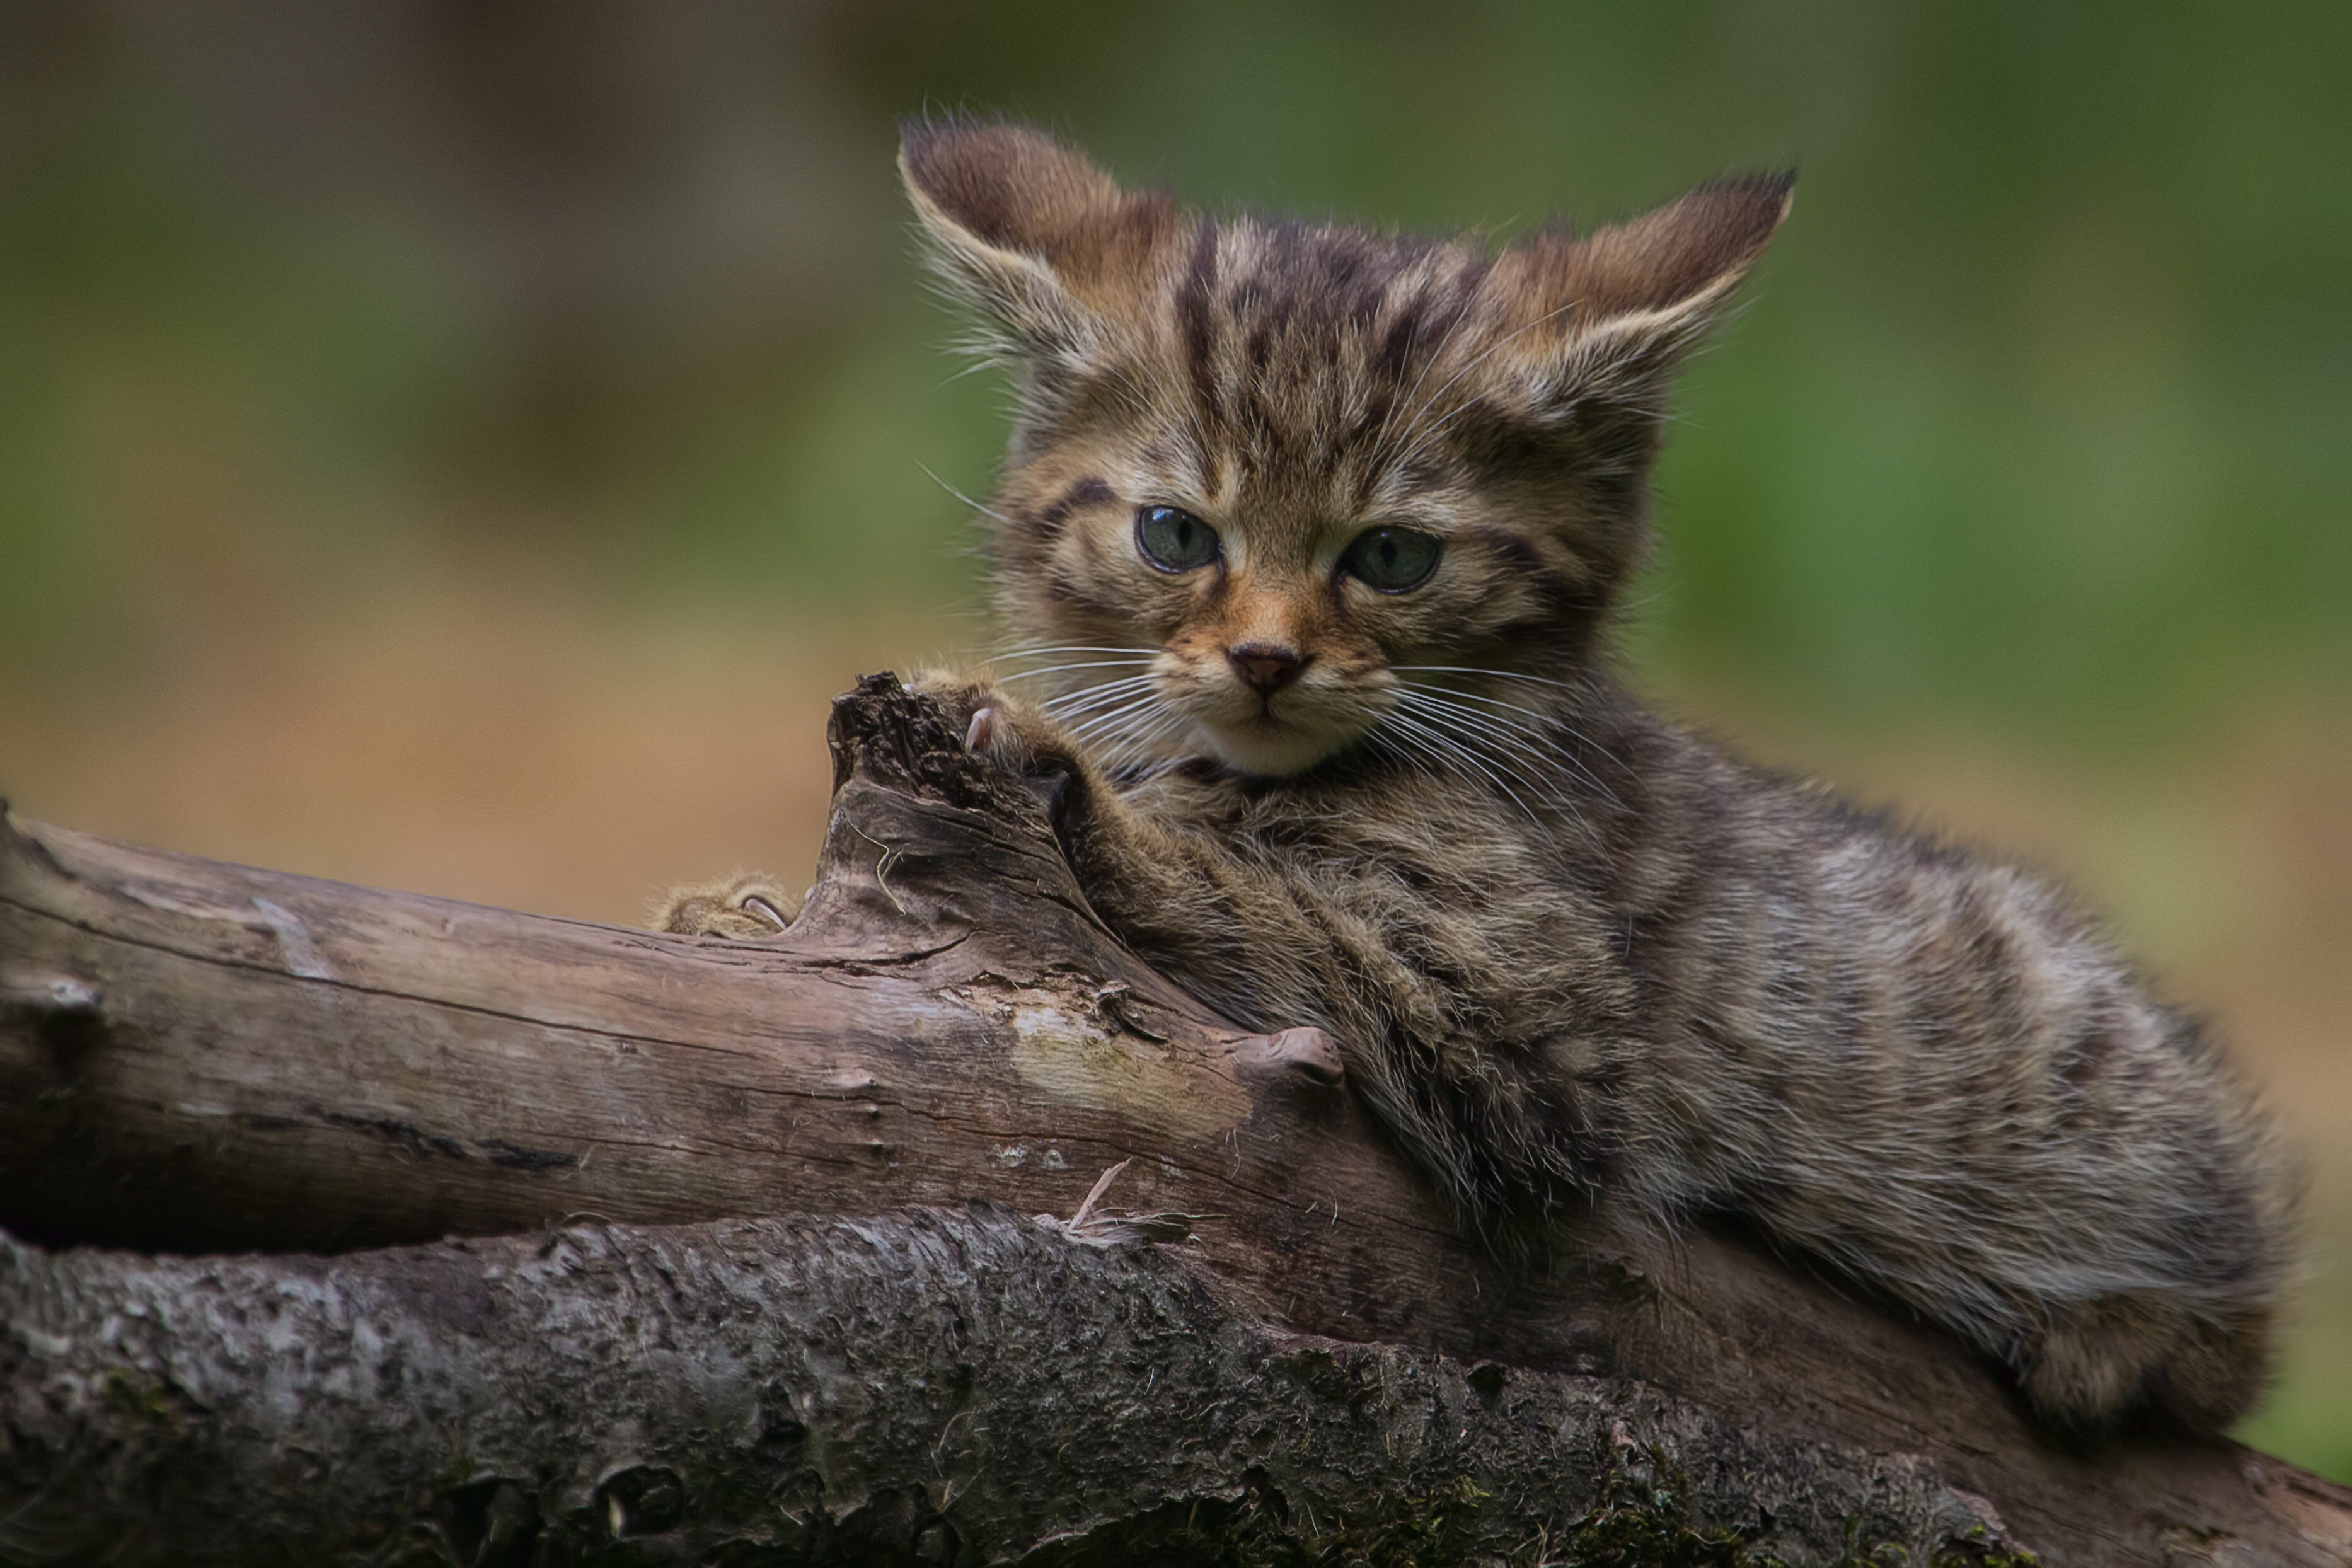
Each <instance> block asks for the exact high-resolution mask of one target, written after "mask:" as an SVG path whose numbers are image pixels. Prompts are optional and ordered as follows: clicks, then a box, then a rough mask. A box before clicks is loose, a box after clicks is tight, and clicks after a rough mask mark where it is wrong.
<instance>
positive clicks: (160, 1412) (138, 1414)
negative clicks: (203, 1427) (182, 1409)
mask: <svg viewBox="0 0 2352 1568" xmlns="http://www.w3.org/2000/svg"><path fill="white" fill-rule="evenodd" d="M99 1401H100V1403H101V1404H102V1405H105V1406H106V1408H107V1409H109V1410H111V1411H112V1412H114V1413H115V1414H116V1415H120V1416H122V1417H123V1418H124V1419H126V1420H128V1421H130V1422H131V1423H132V1424H133V1425H135V1426H161V1427H165V1428H170V1427H174V1426H178V1425H179V1415H178V1412H177V1411H176V1409H175V1408H174V1405H175V1404H176V1401H175V1400H174V1399H173V1393H172V1389H171V1387H170V1385H168V1384H163V1383H147V1382H143V1381H142V1380H140V1379H139V1378H137V1377H134V1376H133V1375H132V1374H131V1373H128V1372H125V1371H123V1370H122V1369H121V1368H120V1367H117V1368H116V1369H114V1370H113V1371H111V1372H109V1373H107V1374H106V1382H105V1384H104V1385H103V1386H102V1387H101V1388H100V1391H99Z"/></svg>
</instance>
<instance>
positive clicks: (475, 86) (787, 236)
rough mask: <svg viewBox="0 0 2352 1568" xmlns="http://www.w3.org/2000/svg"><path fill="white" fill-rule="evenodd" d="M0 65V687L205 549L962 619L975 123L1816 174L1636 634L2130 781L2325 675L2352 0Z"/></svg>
mask: <svg viewBox="0 0 2352 1568" xmlns="http://www.w3.org/2000/svg"><path fill="white" fill-rule="evenodd" d="M0 29H5V36H0V60H5V61H6V62H7V63H6V64H5V66H0V69H5V72H6V77H5V80H0V89H5V90H0V103H5V105H6V108H5V110H0V335H5V340H6V342H7V344H8V349H7V352H6V353H5V354H0V562H5V570H0V627H5V630H0V639H5V640H0V649H4V650H5V653H6V656H7V657H9V658H36V657H38V655H39V654H40V652H41V651H42V650H45V649H46V650H47V651H48V652H50V653H52V654H54V653H55V652H57V651H58V648H59V647H71V648H73V649H76V650H80V651H87V650H89V649H92V648H112V649H116V650H118V651H119V650H121V649H126V648H130V649H135V648H136V647H138V646H139V645H140V640H141V637H142V617H144V618H151V619H152V616H153V615H154V614H155V606H156V605H157V604H158V602H159V601H160V600H168V599H169V598H170V597H171V595H173V594H174V593H177V592H185V591H186V590H185V589H184V587H179V586H175V584H174V582H173V563H185V562H186V561H187V560H188V559H190V558H191V557H201V558H206V559H215V558H216V557H217V558H223V559H237V560H252V561H257V562H266V563H268V566H267V567H266V568H263V569H266V570H269V571H290V572H292V573H294V574H295V576H296V577H297V578H298V579H300V580H303V581H308V580H311V579H313V578H320V577H323V578H325V579H332V578H334V577H335V576H336V575H337V574H343V575H345V576H357V577H361V578H365V577H368V576H370V575H371V574H374V573H376V572H377V571H378V570H379V569H380V567H381V564H382V563H383V561H384V560H386V559H387V558H388V557H396V556H398V555H399V554H400V553H401V552H404V551H411V550H423V551H430V550H433V549H436V548H440V547H443V546H445V545H446V544H448V543H450V542H451V539H450V537H449V536H453V535H454V536H458V537H460V538H463V539H470V540H474V541H476V542H479V541H480V540H482V539H484V538H488V540H489V541H491V542H493V543H496V542H503V543H504V546H505V547H506V548H508V549H509V550H511V551H516V552H530V553H535V554H539V555H542V556H544V558H545V559H546V560H547V561H548V563H549V568H550V570H551V571H552V572H556V573H559V574H567V575H572V574H576V575H580V576H582V577H583V578H585V579H586V580H588V581H591V582H597V583H601V584H604V585H605V587H606V588H607V589H609V590H610V591H613V592H615V593H623V594H627V595H645V594H647V593H660V592H663V591H680V592H686V593H690V594H702V593H706V592H708V591H709V590H711V589H712V588H714V587H717V588H719V589H721V590H723V591H726V592H730V593H740V595H742V597H743V599H744V601H745V603H746V604H747V605H751V604H765V605H778V606H789V605H793V604H795V603H802V602H809V601H812V600H814V599H823V600H824V601H826V602H839V601H840V600H841V599H842V598H843V597H844V596H845V595H846V596H849V597H852V598H854V597H856V596H859V595H881V594H886V593H887V594H895V595H900V596H902V597H904V596H908V595H912V596H914V597H917V598H932V599H945V598H948V597H950V596H953V595H956V594H957V593H958V592H959V584H961V582H962V581H963V580H964V576H965V574H966V570H967V569H966V568H965V567H964V566H963V565H961V563H958V562H957V561H956V559H955V555H956V553H957V547H958V546H959V544H960V542H961V526H960V522H959V517H960V514H961V508H960V506H959V504H958V503H957V502H956V500H954V498H953V497H952V496H951V495H950V493H949V490H948V488H947V487H949V486H952V487H954V488H956V489H962V490H965V491H967V492H970V493H973V494H978V493H981V492H982V491H983V490H984V489H985V487H986V484H987V467H988V462H989V455H990V454H991V453H992V450H993V449H994V446H995V443H996V440H997V420H998V417H999V414H998V409H997V406H996V404H997V400H996V399H995V398H994V397H993V396H992V395H990V390H989V388H988V387H987V386H986V385H985V384H984V383H975V382H956V381H953V380H951V379H950V377H951V375H952V371H953V368H954V367H953V364H952V362H950V361H949V360H947V359H945V358H943V357H942V356H940V354H939V353H938V345H939V344H940V342H942V341H943V340H944V339H945V338H946V337H947V336H948V335H949V331H950V329H949V326H948V324H947V323H946V322H945V321H943V320H942V319H941V318H940V316H939V315H938V313H937V311H936V310H934V309H933V308H932V307H931V306H930V305H929V303H928V302H927V301H926V300H924V299H923V298H922V296H921V294H920V292H919V283H918V279H917V278H916V274H915V271H914V269H913V268H912V266H911V265H910V263H909V260H908V256H907V250H908V246H907V244H906V241H905V238H904V233H903V229H902V227H901V226H900V221H899V219H898V213H897V208H896V205H895V194H894V192H893V190H892V185H891V181H892V175H891V150H892V140H893V135H894V132H893V121H894V118H895V117H896V116H897V115H898V114H901V113H906V112H920V111H922V110H924V109H925V108H926V106H931V107H937V106H940V105H949V106H962V105H976V106H982V107H986V108H992V109H1003V110H1009V111H1012V112H1014V113H1020V114H1025V115H1028V116H1031V117H1033V118H1035V119H1038V120H1041V121H1045V122H1046V123H1048V124H1050V125H1052V126H1054V127H1055V128H1056V129H1059V130H1061V131H1063V132H1066V133H1068V134H1071V135H1072V136H1074V137H1075V138H1076V139H1077V140H1078V141H1080V142H1083V143H1084V144H1085V145H1087V146H1088V147H1089V148H1091V149H1092V150H1094V151H1095V152H1096V153H1097V155H1099V156H1101V157H1102V158H1104V159H1105V160H1107V161H1108V163H1110V164H1111V165H1112V166H1113V167H1115V168H1116V169H1117V170H1118V171H1119V172H1120V173H1121V174H1123V175H1124V176H1125V177H1127V178H1129V179H1130V180H1135V181H1139V182H1161V183H1167V184H1173V185H1174V186H1175V187H1176V188H1177V189H1179V190H1180V191H1181V192H1182V193H1183V194H1185V195H1187V196H1188V197H1191V198H1193V199H1196V200H1197V199H1206V200H1212V201H1231V202H1238V203H1243V204H1251V205H1274V206H1284V207H1295V208H1300V209H1305V210H1308V211H1315V212H1320V211H1325V210H1333V211H1338V212H1341V213H1347V214H1354V215H1364V216H1370V217H1372V218H1374V219H1376V220H1379V221H1391V222H1395V223H1398V224H1401V225H1404V226H1416V227H1425V228H1448V229H1450V228H1458V227H1464V226H1476V227H1483V228H1486V229H1488V230H1489V231H1491V232H1498V233H1506V234H1507V233H1508V232H1510V231H1512V230H1514V229H1516V228H1518V227H1523V226H1526V225H1528V224H1529V223H1531V222H1534V221H1538V220H1540V219H1542V218H1543V217H1545V216H1549V215H1551V214H1554V213H1560V214H1564V215H1565V216H1569V217H1570V218H1571V219H1572V220H1585V221H1590V220H1592V219H1595V218H1600V217H1605V216H1610V215H1612V214H1617V213H1622V212H1625V211H1629V210H1633V209H1637V208H1639V207H1640V206H1643V205H1648V204H1651V203H1654V202H1655V201H1657V200H1660V199H1663V198H1665V197H1667V196H1670V195H1673V194H1675V192H1677V191H1678V190H1680V189H1681V188H1683V187H1685V186H1686V185H1687V184H1691V183H1693V182H1695V181H1696V180H1697V179H1700V178H1703V177H1705V176H1706V175H1708V174H1714V173H1717V172H1719V171H1722V170H1726V169H1736V168H1742V167H1753V166H1758V165H1777V164H1783V163H1797V164H1799V165H1800V166H1801V170H1802V180H1801V184H1800V187H1799V191H1800V195H1799V202H1798V206H1797V213H1796V216H1795V218H1794V220H1793V222H1792V224H1791V225H1790V227H1789V228H1788V230H1787V231H1785V233H1784V235H1783V237H1782V239H1781V240H1780V244H1779V246H1778V247H1777V249H1776V252H1775V254H1774V255H1773V256H1772V257H1771V258H1769V260H1768V263H1767V265H1766V267H1765V268H1764V271H1763V274H1762V277H1761V278H1760V279H1759V284H1758V286H1757V287H1756V288H1754V289H1753V290H1752V291H1751V300H1752V303H1751V304H1750V306H1749V308H1748V310H1746V312H1745V313H1744V314H1743V315H1742V317H1741V318H1740V319H1739V320H1738V321H1736V322H1735V323H1734V324H1733V325H1732V326H1731V327H1730V328H1729V330H1728V331H1727V332H1726V333H1725V334H1724V341H1723V342H1722V343H1721V344H1720V346H1719V349H1718V352H1716V353H1712V354H1710V355H1708V356H1706V358H1704V359H1703V360H1702V361H1701V362H1700V363H1698V364H1697V365H1696V367H1695V368H1694V369H1693V371H1692V373H1691V374H1690V375H1689V377H1688V384H1687V386H1686V389H1685V393H1686V395H1685V403H1684V407H1685V429H1684V430H1683V431H1682V432H1681V433H1680V435H1679V437H1678V440H1677V442H1676V444H1675V447H1674V448H1673V450H1672V452H1671V453H1670V456H1669V458H1668V460H1667V463H1666V466H1665V468H1664V474H1663V476H1662V494H1663V498H1664V521H1665V522H1666V525H1667V530H1668V538H1669V544H1668V547H1667V551H1666V552H1665V555H1664V561H1663V563H1662V566H1661V569H1660V571H1659V573H1658V574H1657V575H1656V578H1655V580H1654V584H1653V585H1652V587H1651V589H1650V590H1649V592H1648V594H1647V595H1646V605H1647V611H1646V616H1645V617H1644V620H1643V625H1642V626H1641V627H1640V629H1639V631H1638V633H1637V638H1636V641H1637V646H1638V647H1639V649H1640V651H1641V652H1642V654H1643V658H1645V659H1647V660H1648V661H1650V663H1651V664H1652V665H1653V666H1654V668H1658V669H1660V670H1661V671H1663V672H1665V673H1666V674H1668V675H1669V676H1670V677H1671V676H1674V675H1684V676H1690V677H1696V678H1699V679H1706V680H1708V681H1710V682H1713V683H1716V684H1724V683H1737V684H1741V685H1746V686H1748V687H1751V688H1753V689H1756V690H1757V691H1758V692H1759V693H1760V694H1763V695H1765V696H1767V697H1773V698H1782V699H1786V700H1790V701H1798V702H1802V703H1804V704H1807V705H1808V706H1809V707H1810V708H1811V709H1813V710H1823V709H1832V710H1843V711H1845V712H1847V713H1848V714H1850V715H1851V716H1853V717H1855V718H1866V717H1868V716H1871V715H1880V716H1885V715H1889V714H1893V713H1895V712H1898V711H1901V710H1911V709H1918V708H1922V707H1925V708H1926V709H1927V710H1942V711H1947V712H1948V711H1951V710H1976V711H1977V712H1978V713H1979V715H1980V716H1984V717H1990V718H1992V719H1994V720H1996V721H2004V722H2010V723H2022V724H2031V725H2035V726H2037V727H2039V726H2048V727H2050V728H2052V729H2053V730H2059V731H2065V732H2068V733H2072V734H2078V735H2090V736H2093V737H2096V738H2105V739H2110V740H2116V739H2128V738H2130V737H2133V736H2136V735H2140V734H2144V733H2148V732H2154V731H2162V730H2166V729H2168V728H2172V727H2176V726H2178V725H2179V724H2181V723H2183V722H2193V721H2195V720H2197V719H2198V718H2199V717H2200V715H2202V714H2203V713H2205V712H2206V711H2208V710H2211V709H2213V708H2215V707H2216V706H2217V705H2220V704H2221V703H2223V702H2225V701H2227V700H2230V698H2231V694H2232V693H2237V692H2241V691H2242V690H2244V689H2246V688H2247V686H2248V685H2249V683H2250V682H2255V683H2263V684H2273V683H2277V682H2280V681H2286V682H2290V683H2298V684H2308V683H2311V682H2314V681H2325V682H2339V681H2340V680H2341V679H2342V677H2343V675H2344V673H2345V670H2346V664H2347V661H2346V653H2347V640H2352V639H2347V627H2352V618H2347V616H2346V615H2345V614H2344V612H2343V610H2342V608H2341V606H2342V605H2345V604H2346V603H2347V600H2352V530H2347V527H2346V526H2345V519H2344V516H2343V512H2344V506H2343V502H2342V500H2341V498H2342V497H2344V496H2345V495H2346V494H2347V491H2348V490H2352V484H2347V480H2352V442H2347V440H2346V439H2345V437H2344V432H2345V430H2346V429H2347V426H2352V374H2347V365H2352V306H2347V291H2346V290H2345V289H2344V288H2343V287H2342V285H2343V281H2344V276H2343V275H2344V261H2343V258H2344V257H2345V256H2346V255H2347V251H2352V185H2347V183H2346V182H2345V181H2344V180H2343V179H2341V178H2340V175H2339V174H2338V171H2337V170H2336V163H2337V161H2338V159H2339V157H2340V153H2341V150H2342V149H2343V148H2344V147H2345V146H2347V145H2352V95H2347V94H2346V93H2344V92H2343V91H2341V90H2340V88H2341V83H2342V81H2343V80H2344V79H2345V69H2346V68H2347V66H2348V65H2352V48H2347V44H2352V12H2347V10H2345V9H2344V8H2343V7H2341V6H2335V5H2316V4H2315V5H2301V6H2250V7H2230V8H2225V9H2216V8H2213V7H2210V6H2200V5H2189V4H2185V3H2182V4H2170V5H2150V4H2141V5H2120V4H2117V5H2071V4H2058V5H2052V4H2042V3H2027V0H2017V3H2011V4H2000V5H1969V6H1957V5H1951V6H1933V5H1927V6H1882V5H1870V4H1867V3H1864V0H1813V3H1810V4H1796V5H1775V6H1769V7H1768V6H1763V5H1752V4H1709V5H1633V4H1626V5H1506V4H1499V3H1496V0H1463V3H1459V4H1455V5H1447V6H1444V7H1430V6H1423V5H1403V4H1346V5H1343V4H1339V3H1338V0H1323V3H1318V4H1300V5H1284V6H1267V5H1262V4H1242V3H1240V0H1200V3H1197V4H1192V5H1182V6H1167V7H1131V8H1128V9H1125V10H1121V11H1108V12H1107V11H1104V10H1102V9H1101V8H1099V7H1094V6H1088V5H1080V4H1077V3H1076V0H1052V3H1041V0H1030V3H1026V4H1014V5H992V6H987V7H971V6H958V5H949V4H946V3H944V0H873V3H869V4H863V5H847V4H845V3H844V4H837V5H818V4H803V5H799V6H793V7H754V6H751V5H722V4H717V3H704V4H697V5H677V6H650V5H646V6H632V5H620V4H616V3H613V0H605V3H603V4H597V5H581V6H573V5H563V6H559V5H554V4H552V0H545V3H538V4H529V3H526V4H517V3H512V0H509V3H506V4H499V5H484V6H461V5H455V4H443V5H427V4H394V3H391V0H373V3H370V4H362V5H351V6H338V7H315V8H314V7H304V6H300V5H296V4H294V3H293V0H276V3H275V4H271V3H257V4H253V5H245V6H242V7H239V8H236V10H235V11H234V12H233V13H222V14H220V15H217V16H211V17H210V19H209V20H205V19H200V18H199V16H198V15H197V13H195V12H189V13H186V14H182V13H179V12H177V11H175V10H174V9H173V8H169V7H163V8H158V7H150V6H140V5H130V4H117V5H47V6H40V5H35V6H26V5H15V6H12V7H11V8H9V9H8V10H6V11H5V12H4V13H0ZM927 469H929V470H930V471H931V472H935V473H936V474H938V475H939V476H940V481H941V482H939V483H935V482H934V481H933V479H930V478H929V477H928V475H927V473H926V470H927ZM192 497H193V498H194V499H192ZM206 498H209V499H208V500H207V499H206ZM215 532H216V533H218V534H219V535H221V536H222V537H221V538H220V540H219V541H218V549H217V551H215V549H214V548H213V546H212V543H211V542H208V536H209V534H210V533H215ZM159 540H161V541H162V542H159ZM215 568H216V569H217V563H216V562H215ZM201 575H202V574H201V573H200V574H199V576H201ZM68 629H69V631H68ZM61 633H63V634H65V635H64V636H63V637H62V640H61ZM78 656H79V655H78Z"/></svg>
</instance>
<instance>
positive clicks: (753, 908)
mask: <svg viewBox="0 0 2352 1568" xmlns="http://www.w3.org/2000/svg"><path fill="white" fill-rule="evenodd" d="M800 907H801V900H799V898H798V897H796V896H795V895H793V894H792V893H789V892H787V891H785V890H784V888H783V886H782V884H781V883H779V882H778V881H777V880H776V879H774V878H773V877H771V876H768V875H767V874H766V873H764V872H761V871H738V872H737V873H736V874H735V875H733V876H731V877H721V878H719V879H717V880H716V881H709V882H689V883H688V884H687V885H686V886H684V887H682V888H672V889H670V890H669V891H668V892H667V894H665V895H664V896H663V898H662V900H661V902H660V904H659V905H658V906H656V909H655V910H654V915H653V919H652V920H651V921H648V922H647V923H648V924H650V925H651V926H652V927H653V929H654V930H656V931H670V932H673V933H675V934H677V935H679V936H723V937H727V938H730V940H732V941H736V942H751V941H755V940H757V939H758V938H761V937H763V936H774V935H776V934H777V933H779V932H781V931H783V930H784V928H785V927H787V926H789V925H791V924H792V923H793V916H794V915H795V914H797V913H798V912H799V910H800Z"/></svg>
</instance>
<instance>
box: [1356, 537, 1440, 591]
mask: <svg viewBox="0 0 2352 1568" xmlns="http://www.w3.org/2000/svg"><path fill="white" fill-rule="evenodd" d="M1443 549H1444V545H1443V544H1441V543H1440V542H1438V541H1437V540H1436V539H1435V538H1434V537H1433V536H1432V535H1430V534H1426V533H1420V532H1416V531H1413V530H1412V529H1410V528H1368V529H1366V530H1364V531H1363V532H1361V533H1360V534H1358V535H1356V538H1355V542H1353V543H1352V544H1350V545H1349V546H1348V552H1347V553H1346V554H1345V555H1342V556H1340V557H1339V570H1340V571H1342V572H1345V573H1347V574H1349V576H1351V577H1353V578H1355V579H1356V581H1358V582H1360V583H1361V584H1364V586H1366V587H1367V588H1378V589H1379V590H1380V591H1381V593H1383V594H1402V593H1403V592H1404V591H1405V590H1406V589H1408V588H1418V587H1420V586H1421V585H1422V584H1423V583H1426V582H1427V581H1429V574H1431V573H1432V572H1434V571H1436V570H1437V557H1438V552H1440V551H1442V550H1443Z"/></svg>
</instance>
